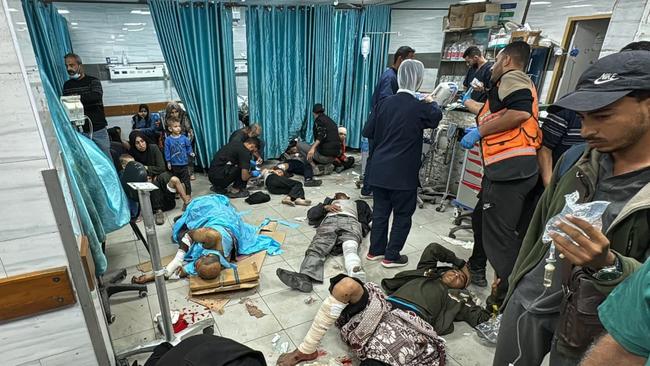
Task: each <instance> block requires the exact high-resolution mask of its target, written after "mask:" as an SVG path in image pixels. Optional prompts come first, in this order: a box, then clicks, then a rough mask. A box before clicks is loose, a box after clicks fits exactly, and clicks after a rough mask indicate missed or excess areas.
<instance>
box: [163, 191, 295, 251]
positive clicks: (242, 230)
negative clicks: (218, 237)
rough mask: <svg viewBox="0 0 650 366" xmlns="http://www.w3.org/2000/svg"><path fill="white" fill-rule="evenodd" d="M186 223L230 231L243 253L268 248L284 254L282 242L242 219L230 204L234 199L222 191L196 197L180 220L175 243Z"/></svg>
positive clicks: (193, 226)
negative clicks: (261, 232)
mask: <svg viewBox="0 0 650 366" xmlns="http://www.w3.org/2000/svg"><path fill="white" fill-rule="evenodd" d="M183 226H187V228H188V229H190V230H194V229H198V228H202V227H209V228H213V229H217V228H218V227H224V228H227V229H228V230H230V231H231V232H232V233H233V235H235V236H236V237H237V240H238V245H239V247H238V252H237V254H239V255H248V254H253V253H257V252H260V251H262V250H266V252H267V253H268V254H269V255H278V254H282V249H280V243H278V242H277V241H275V240H274V239H273V238H271V237H269V236H266V235H259V234H258V233H257V228H256V227H255V226H252V225H249V224H247V223H245V222H244V220H242V219H241V217H240V215H239V213H238V212H237V210H236V209H235V208H234V207H232V206H231V205H230V200H228V198H227V197H225V196H222V195H220V194H213V195H209V196H203V197H198V198H194V199H193V200H192V202H190V204H189V205H188V206H187V209H186V210H185V213H183V215H182V216H181V217H180V218H179V219H178V221H176V223H175V224H174V230H173V239H174V242H176V243H178V242H179V241H180V239H181V238H179V233H180V231H181V229H182V228H183Z"/></svg>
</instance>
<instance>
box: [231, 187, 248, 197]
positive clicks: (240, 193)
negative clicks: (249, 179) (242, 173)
mask: <svg viewBox="0 0 650 366" xmlns="http://www.w3.org/2000/svg"><path fill="white" fill-rule="evenodd" d="M248 196H249V193H248V191H247V190H245V189H240V190H239V191H236V192H235V191H231V192H228V198H246V197H248Z"/></svg>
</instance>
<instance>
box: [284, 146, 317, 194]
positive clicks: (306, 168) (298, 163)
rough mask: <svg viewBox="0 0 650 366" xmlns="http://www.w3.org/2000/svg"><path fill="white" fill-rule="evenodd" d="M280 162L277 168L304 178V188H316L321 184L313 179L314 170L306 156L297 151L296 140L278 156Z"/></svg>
mask: <svg viewBox="0 0 650 366" xmlns="http://www.w3.org/2000/svg"><path fill="white" fill-rule="evenodd" d="M280 161H282V163H280V164H278V165H277V167H278V168H280V169H282V170H284V171H285V172H287V173H289V174H298V175H302V176H303V177H304V178H305V187H318V186H320V185H321V184H323V181H321V180H318V179H314V169H313V167H312V165H311V164H310V163H309V162H308V161H307V155H305V154H302V153H301V152H300V150H298V142H297V141H296V140H291V142H289V146H287V149H286V150H285V151H284V153H283V154H282V156H280Z"/></svg>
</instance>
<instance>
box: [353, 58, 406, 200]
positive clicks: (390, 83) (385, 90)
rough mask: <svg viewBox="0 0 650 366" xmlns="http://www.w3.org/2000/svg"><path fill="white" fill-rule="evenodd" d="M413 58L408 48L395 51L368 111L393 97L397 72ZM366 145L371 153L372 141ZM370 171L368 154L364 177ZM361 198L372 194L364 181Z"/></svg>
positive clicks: (373, 94) (376, 88)
mask: <svg viewBox="0 0 650 366" xmlns="http://www.w3.org/2000/svg"><path fill="white" fill-rule="evenodd" d="M414 57H415V50H414V49H413V48H411V47H409V46H402V47H400V48H398V49H397V51H396V52H395V56H393V64H392V65H391V66H390V67H389V68H387V69H386V70H385V71H384V73H383V74H381V76H380V77H379V81H378V82H377V85H376V86H375V91H374V92H373V93H372V99H371V100H370V110H371V111H372V110H373V109H375V107H376V106H377V104H378V103H379V102H380V101H382V100H384V99H385V98H388V97H390V96H391V95H395V93H397V89H398V88H399V87H398V85H397V70H398V69H399V67H400V65H401V64H402V62H403V61H404V60H409V59H413V58H414ZM368 144H369V145H370V151H372V141H371V140H369V141H368ZM369 170H370V154H368V158H367V159H366V168H365V171H364V172H363V174H364V176H367V174H368V173H367V172H368V171H369ZM361 195H362V196H370V195H372V192H371V191H370V185H369V184H368V180H367V179H364V181H363V187H362V188H361Z"/></svg>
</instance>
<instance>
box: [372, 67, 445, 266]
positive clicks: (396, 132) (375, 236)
mask: <svg viewBox="0 0 650 366" xmlns="http://www.w3.org/2000/svg"><path fill="white" fill-rule="evenodd" d="M423 75H424V65H423V64H422V63H421V62H420V61H416V60H404V62H402V64H401V65H400V67H399V70H397V83H398V85H399V89H398V90H397V94H395V95H393V96H390V97H388V98H385V99H383V100H381V101H380V102H379V103H378V104H377V105H376V106H375V107H374V109H373V110H372V112H371V114H370V116H369V118H368V122H367V123H366V125H365V127H364V129H363V137H366V138H368V139H372V140H373V148H372V151H371V152H370V155H372V167H371V168H370V169H369V172H366V177H367V179H369V181H368V183H369V184H370V186H371V187H372V192H373V217H372V221H373V223H372V231H371V234H370V250H369V251H368V256H367V258H368V260H373V261H374V260H381V259H383V261H382V265H383V266H384V267H402V266H405V265H406V264H407V263H408V257H407V256H405V255H401V254H400V251H401V250H402V248H403V247H404V243H405V242H406V238H407V237H408V234H409V231H410V230H411V217H412V216H413V213H414V212H415V206H416V203H417V188H418V183H419V177H418V171H419V170H420V165H421V164H420V160H421V156H422V143H423V138H422V134H423V132H424V130H425V129H427V128H436V127H437V126H438V122H440V120H441V119H442V111H441V110H440V108H439V107H438V104H437V103H434V102H433V98H432V97H431V96H430V95H429V96H427V97H426V99H425V100H422V101H421V100H418V98H416V94H415V92H416V91H417V90H418V89H419V88H420V85H422V78H423ZM391 214H392V215H393V225H392V228H391V230H390V240H389V239H388V237H389V236H388V219H389V218H390V216H391Z"/></svg>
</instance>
